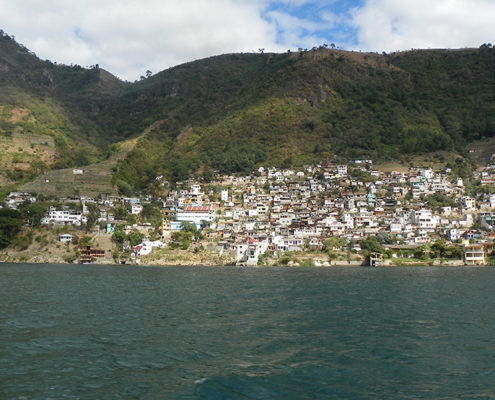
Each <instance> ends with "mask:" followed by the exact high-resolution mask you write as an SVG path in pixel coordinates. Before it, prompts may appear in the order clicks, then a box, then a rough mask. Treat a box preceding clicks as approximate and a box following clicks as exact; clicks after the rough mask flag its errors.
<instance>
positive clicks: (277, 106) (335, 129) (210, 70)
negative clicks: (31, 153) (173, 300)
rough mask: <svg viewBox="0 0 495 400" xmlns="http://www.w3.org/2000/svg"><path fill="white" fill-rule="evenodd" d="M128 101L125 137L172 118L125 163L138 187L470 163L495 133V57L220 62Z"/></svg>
mask: <svg viewBox="0 0 495 400" xmlns="http://www.w3.org/2000/svg"><path fill="white" fill-rule="evenodd" d="M138 94H139V95H138ZM122 101H123V102H124V103H125V108H126V109H128V110H131V109H132V110H139V116H140V118H135V119H133V120H131V121H129V120H127V121H126V122H127V123H129V122H130V123H129V124H128V125H127V126H128V129H134V130H135V129H136V127H139V124H143V123H144V124H147V123H149V122H151V121H153V120H154V119H156V118H160V119H163V120H165V122H164V123H163V124H162V125H161V126H160V127H159V129H156V130H155V131H154V132H152V134H150V135H149V136H148V137H147V139H146V140H145V141H142V142H141V143H139V145H138V146H137V147H136V149H135V151H134V152H133V153H132V154H131V155H130V157H129V158H128V159H127V161H125V162H122V163H121V165H120V168H119V171H118V174H117V176H116V179H121V180H124V181H127V182H129V183H131V184H132V185H134V186H135V188H136V189H139V188H142V187H145V186H146V185H147V184H149V183H150V182H152V178H153V176H154V175H156V174H158V173H160V174H161V173H165V174H167V175H168V176H169V177H170V178H171V179H182V178H184V177H185V176H187V175H188V174H190V173H191V172H198V171H199V172H200V173H205V172H206V173H208V171H209V170H210V169H214V170H219V171H221V172H228V173H235V172H247V171H249V170H251V169H252V168H253V167H254V166H256V165H260V164H263V165H267V164H268V165H294V164H296V165H298V164H299V165H300V164H304V163H308V162H312V161H317V160H320V159H322V158H326V157H328V156H329V155H331V154H338V155H341V156H345V157H363V156H366V157H373V158H378V159H382V160H393V159H397V158H404V157H407V156H408V155H415V154H423V153H427V152H432V151H439V150H446V151H454V152H458V153H460V154H463V153H464V152H465V146H466V143H468V142H470V141H473V140H477V139H480V138H483V137H491V136H494V135H495V49H490V48H484V49H466V50H456V51H451V50H427V51H411V52H404V53H397V54H391V55H377V54H364V53H353V52H343V51H338V50H328V49H319V50H316V51H310V52H307V53H297V54H278V55H274V54H245V55H225V56H219V57H214V58H210V59H206V60H202V61H198V62H195V63H190V64H186V65H183V66H179V67H176V68H173V69H171V70H168V71H164V72H162V73H160V74H158V75H156V76H154V77H152V78H150V79H148V80H146V81H144V82H141V83H139V84H138V85H136V86H135V87H134V88H133V92H132V93H129V94H127V95H126V96H124V98H123V99H122ZM134 176H139V179H138V180H136V179H134V178H133V177H134Z"/></svg>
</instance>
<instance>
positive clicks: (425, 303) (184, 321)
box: [0, 264, 495, 400]
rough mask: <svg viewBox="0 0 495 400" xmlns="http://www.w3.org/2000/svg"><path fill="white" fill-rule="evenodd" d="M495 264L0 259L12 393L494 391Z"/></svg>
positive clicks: (261, 395)
mask: <svg viewBox="0 0 495 400" xmlns="http://www.w3.org/2000/svg"><path fill="white" fill-rule="evenodd" d="M494 311H495V268H492V267H486V268H467V267H462V268H431V267H425V268H388V269H387V268H374V269H371V268H344V267H342V268H341V267H336V268H325V269H323V268H321V269H317V268H308V269H305V268H231V267H218V268H204V267H203V268H192V267H167V268H154V267H153V268H152V267H129V266H88V265H84V266H77V265H9V264H0V399H2V400H7V399H30V400H31V399H453V398H455V399H463V398H465V399H468V398H469V399H495V315H494Z"/></svg>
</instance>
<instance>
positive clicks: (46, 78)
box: [0, 32, 126, 185]
mask: <svg viewBox="0 0 495 400" xmlns="http://www.w3.org/2000/svg"><path fill="white" fill-rule="evenodd" d="M125 86H126V84H125V83H123V82H121V81H120V80H118V79H117V78H115V77H114V76H112V75H111V74H109V73H108V72H106V71H104V70H102V69H100V68H98V67H97V66H94V67H93V68H91V69H84V68H82V67H80V66H65V65H56V64H53V63H51V62H50V61H41V60H40V59H38V58H37V57H36V56H35V55H34V54H33V53H32V52H30V51H29V50H28V49H26V48H25V47H23V46H22V45H19V44H18V43H16V42H15V40H14V39H13V38H11V37H9V36H8V35H6V34H4V33H3V32H0V185H2V184H4V185H5V184H7V183H11V182H17V181H23V180H26V179H29V178H31V177H33V176H36V175H38V174H39V173H41V172H43V171H45V170H48V169H52V168H63V167H66V166H71V165H85V164H89V163H91V162H95V161H97V160H99V159H101V158H103V157H104V156H105V152H106V148H107V147H108V145H109V144H111V143H113V142H114V141H115V140H118V139H117V138H115V137H112V136H110V135H108V134H107V133H106V132H105V131H104V130H103V129H102V127H101V125H100V124H99V123H98V122H97V120H96V117H95V116H96V115H99V114H100V113H101V111H102V110H103V109H104V108H105V107H106V105H107V104H109V103H110V102H111V101H112V99H114V98H115V97H118V96H119V95H120V94H121V93H122V91H123V89H124V88H125Z"/></svg>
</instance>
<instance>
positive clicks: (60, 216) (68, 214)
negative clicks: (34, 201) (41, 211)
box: [41, 207, 87, 225]
mask: <svg viewBox="0 0 495 400" xmlns="http://www.w3.org/2000/svg"><path fill="white" fill-rule="evenodd" d="M86 222H87V219H86V217H85V216H84V215H82V213H81V212H80V211H74V210H57V209H56V208H55V207H50V208H49V210H48V211H47V213H46V214H45V216H44V217H43V218H41V224H43V225H47V224H72V225H81V224H82V223H86Z"/></svg>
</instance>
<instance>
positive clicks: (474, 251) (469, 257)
mask: <svg viewBox="0 0 495 400" xmlns="http://www.w3.org/2000/svg"><path fill="white" fill-rule="evenodd" d="M462 249H463V252H464V263H465V264H466V265H485V264H486V248H485V245H484V244H483V243H469V244H465V245H464V246H463V248H462Z"/></svg>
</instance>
